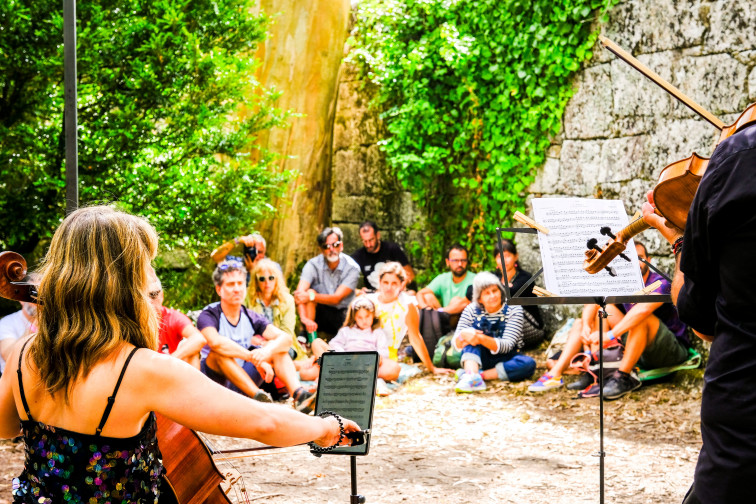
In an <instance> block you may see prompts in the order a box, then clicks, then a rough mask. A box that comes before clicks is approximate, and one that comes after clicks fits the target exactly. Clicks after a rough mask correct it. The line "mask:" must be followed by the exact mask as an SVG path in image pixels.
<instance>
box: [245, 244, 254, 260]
mask: <svg viewBox="0 0 756 504" xmlns="http://www.w3.org/2000/svg"><path fill="white" fill-rule="evenodd" d="M244 255H245V256H247V257H249V260H250V261H254V260H255V258H257V247H247V246H246V245H245V246H244Z"/></svg>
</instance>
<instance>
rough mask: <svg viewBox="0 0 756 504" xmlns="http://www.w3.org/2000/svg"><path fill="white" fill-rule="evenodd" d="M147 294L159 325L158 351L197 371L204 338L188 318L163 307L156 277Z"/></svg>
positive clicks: (159, 286) (162, 296) (162, 297)
mask: <svg viewBox="0 0 756 504" xmlns="http://www.w3.org/2000/svg"><path fill="white" fill-rule="evenodd" d="M147 293H148V295H149V297H150V304H151V305H152V307H153V308H154V309H155V313H156V314H157V318H158V323H159V324H160V332H159V333H158V351H160V352H163V353H168V354H171V355H172V356H174V357H176V358H177V359H181V360H183V361H184V362H188V363H189V364H191V365H192V366H194V367H196V368H197V369H199V368H200V350H202V347H204V346H205V345H206V344H207V340H205V337H204V336H203V335H202V333H201V332H199V331H198V330H197V328H196V327H194V324H192V321H191V320H189V317H187V316H186V315H184V314H183V313H181V312H180V311H178V310H174V309H173V308H166V307H165V306H163V300H164V294H163V286H162V284H161V283H160V280H159V279H158V278H157V277H154V278H153V280H152V283H151V284H150V285H149V290H148V291H147Z"/></svg>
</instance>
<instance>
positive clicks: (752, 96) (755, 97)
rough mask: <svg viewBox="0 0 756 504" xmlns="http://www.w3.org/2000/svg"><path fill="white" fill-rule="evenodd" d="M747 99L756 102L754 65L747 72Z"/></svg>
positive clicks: (755, 70)
mask: <svg viewBox="0 0 756 504" xmlns="http://www.w3.org/2000/svg"><path fill="white" fill-rule="evenodd" d="M748 100H749V101H750V102H751V103H753V102H756V67H754V68H753V70H751V73H750V74H748Z"/></svg>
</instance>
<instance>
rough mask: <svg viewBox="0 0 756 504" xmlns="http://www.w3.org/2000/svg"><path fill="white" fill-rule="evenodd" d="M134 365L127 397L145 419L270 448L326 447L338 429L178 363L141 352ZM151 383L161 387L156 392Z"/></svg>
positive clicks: (349, 425) (353, 428)
mask: <svg viewBox="0 0 756 504" xmlns="http://www.w3.org/2000/svg"><path fill="white" fill-rule="evenodd" d="M137 357H139V358H138V359H137ZM134 364H138V366H137V368H138V371H139V372H138V373H135V374H134V375H136V378H135V379H134V380H133V381H132V382H131V386H130V389H131V391H132V394H130V395H133V397H135V398H136V400H139V399H138V398H139V397H140V396H141V398H142V399H141V400H140V401H139V402H140V404H139V406H140V407H141V408H143V409H144V411H145V414H146V413H147V412H149V411H157V412H159V413H161V414H163V415H165V416H166V417H168V418H170V419H171V420H173V421H175V422H178V423H180V424H182V425H185V426H187V427H189V428H191V429H194V430H199V431H202V432H207V433H209V434H220V435H225V436H233V437H245V438H251V439H255V440H257V441H260V442H263V443H267V444H270V445H273V446H291V445H295V444H299V443H304V442H307V441H315V442H317V443H318V444H320V445H321V446H330V445H332V444H334V443H335V442H336V441H337V440H338V438H339V425H338V422H337V421H336V420H335V419H333V418H327V419H323V418H319V417H311V416H307V415H304V414H302V413H299V412H297V411H296V410H294V409H292V408H288V407H285V406H280V405H276V404H263V403H261V402H258V401H254V400H252V399H250V398H248V397H245V396H243V395H241V394H238V393H236V392H232V391H231V390H229V389H227V388H225V387H222V386H220V385H218V384H217V383H215V382H213V381H212V380H210V379H208V378H207V377H206V376H204V375H203V374H202V373H200V372H199V371H197V370H196V369H195V368H193V367H192V366H190V365H189V364H186V363H185V362H182V361H180V360H178V359H173V358H170V357H169V356H165V355H161V354H158V353H156V352H152V351H148V350H144V349H143V350H140V351H139V352H137V354H136V355H135V358H134V361H133V363H132V365H134ZM155 383H160V384H161V386H160V387H155V386H154V384H155ZM135 387H136V388H135ZM344 429H345V430H346V431H347V432H353V431H356V430H359V427H358V426H357V424H355V423H354V422H352V421H347V420H345V421H344Z"/></svg>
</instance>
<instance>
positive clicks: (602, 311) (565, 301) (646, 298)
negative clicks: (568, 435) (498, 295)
mask: <svg viewBox="0 0 756 504" xmlns="http://www.w3.org/2000/svg"><path fill="white" fill-rule="evenodd" d="M502 233H527V234H536V233H538V231H537V230H536V229H533V228H501V227H497V228H496V235H497V238H498V241H499V250H500V251H501V252H500V258H501V264H502V265H503V264H504V244H503V242H502V235H501V234H502ZM646 264H648V263H646ZM649 266H651V265H649ZM652 268H653V266H652ZM502 269H503V271H502V284H503V287H504V297H505V298H506V302H507V304H510V305H520V306H533V305H572V304H581V305H584V304H597V305H598V306H599V315H598V316H599V319H602V318H606V317H607V313H606V305H607V304H619V303H660V302H661V303H671V302H672V298H671V296H669V295H668V294H642V295H627V296H553V297H520V295H521V294H522V293H523V291H525V289H526V288H527V287H528V286H529V285H531V284H532V283H533V282H535V281H536V279H537V278H538V277H539V276H540V275H541V273H543V267H541V268H540V269H539V270H538V271H537V272H536V273H535V274H534V275H533V276H532V277H530V278H529V279H528V281H527V282H525V284H524V285H523V286H522V287H520V289H519V290H518V291H517V292H515V293H514V295H513V294H512V293H511V291H510V290H509V279H508V278H507V270H506V268H502ZM653 269H654V271H657V272H659V273H661V272H660V271H659V270H657V269H656V268H653ZM661 274H662V275H663V276H664V277H665V278H669V277H667V275H664V274H663V273H661ZM599 348H604V324H599ZM599 376H600V377H601V378H602V379H600V380H599V451H598V453H597V454H596V456H597V457H599V502H600V504H604V459H605V457H606V452H605V451H604V380H603V376H604V352H599Z"/></svg>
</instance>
